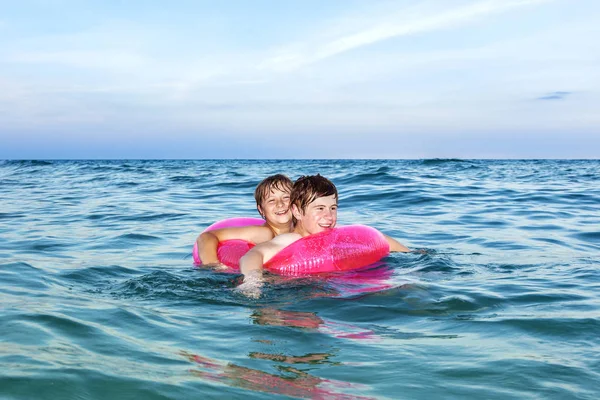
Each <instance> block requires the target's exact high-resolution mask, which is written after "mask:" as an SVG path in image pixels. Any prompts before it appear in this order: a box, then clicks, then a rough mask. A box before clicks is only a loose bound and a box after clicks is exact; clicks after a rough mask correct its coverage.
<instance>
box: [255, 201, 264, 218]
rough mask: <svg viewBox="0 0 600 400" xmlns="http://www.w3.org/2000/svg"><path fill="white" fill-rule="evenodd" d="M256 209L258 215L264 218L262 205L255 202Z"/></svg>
mask: <svg viewBox="0 0 600 400" xmlns="http://www.w3.org/2000/svg"><path fill="white" fill-rule="evenodd" d="M256 209H257V210H258V213H259V214H260V216H261V217H263V218H265V214H264V213H263V210H262V207H261V206H259V205H258V204H257V205H256Z"/></svg>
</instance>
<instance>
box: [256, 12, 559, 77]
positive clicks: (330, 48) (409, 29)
mask: <svg viewBox="0 0 600 400" xmlns="http://www.w3.org/2000/svg"><path fill="white" fill-rule="evenodd" d="M549 1H553V0H512V1H511V0H488V1H484V2H477V3H472V4H469V5H467V6H464V7H460V8H458V9H451V10H441V11H439V10H438V11H437V12H436V13H433V14H432V15H431V14H430V15H427V14H425V15H419V14H414V13H408V18H407V17H406V16H404V17H403V16H402V15H401V14H400V15H397V18H396V21H393V22H391V21H389V16H381V17H380V18H381V19H383V21H377V22H375V23H374V26H373V27H371V28H369V29H362V30H360V31H358V32H355V33H352V34H348V35H345V36H342V37H339V38H336V39H329V40H327V39H323V38H317V39H313V40H311V41H310V43H299V44H293V45H292V46H290V47H291V49H288V50H280V52H279V53H278V54H276V55H274V56H272V57H271V58H269V59H267V60H265V61H264V62H263V63H261V64H260V65H259V69H267V70H276V71H289V70H294V69H296V68H300V67H302V66H304V65H307V64H311V63H314V62H317V61H320V60H323V59H326V58H329V57H333V56H336V55H338V54H341V53H344V52H347V51H351V50H354V49H357V48H359V47H363V46H368V45H371V44H374V43H377V42H381V41H384V40H388V39H391V38H395V37H399V36H406V35H412V34H417V33H423V32H432V31H437V30H443V29H447V28H451V27H455V26H459V25H462V24H467V23H471V22H473V21H478V20H480V19H482V18H485V17H487V16H489V15H492V14H497V13H501V12H505V11H508V10H511V9H514V8H518V7H525V6H532V5H536V4H543V3H547V2H549Z"/></svg>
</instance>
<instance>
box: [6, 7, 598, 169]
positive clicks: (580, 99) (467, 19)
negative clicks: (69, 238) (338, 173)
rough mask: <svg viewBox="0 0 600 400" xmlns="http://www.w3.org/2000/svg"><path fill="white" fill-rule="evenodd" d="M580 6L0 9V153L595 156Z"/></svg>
mask: <svg viewBox="0 0 600 400" xmlns="http://www.w3.org/2000/svg"><path fill="white" fill-rule="evenodd" d="M599 110H600V2H599V1H596V0H477V1H475V0H396V1H377V0H361V1H358V0H327V1H323V0H319V1H316V0H315V1H312V0H287V1H281V0H270V1H267V0H252V1H250V0H229V1H192V0H190V1H177V0H173V1H170V2H164V1H149V0H144V1H141V0H140V1H138V0H128V1H114V0H113V1H110V0H105V1H83V0H81V1H76V0H55V1H43V0H23V1H20V2H12V1H10V2H9V1H2V13H0V159H22V158H26V159H29V158H44V159H55V158H436V157H439V158H446V157H458V158H600V111H599Z"/></svg>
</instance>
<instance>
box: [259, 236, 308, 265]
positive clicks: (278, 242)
mask: <svg viewBox="0 0 600 400" xmlns="http://www.w3.org/2000/svg"><path fill="white" fill-rule="evenodd" d="M301 237H302V236H300V235H299V234H297V233H284V234H283V235H279V236H276V237H275V238H274V239H273V240H269V241H268V242H265V243H263V244H260V245H258V246H256V247H255V249H257V248H258V249H259V250H258V251H260V252H261V253H262V255H263V263H265V262H267V261H269V260H270V259H271V258H272V257H273V256H274V255H275V254H277V253H278V252H279V251H280V250H281V249H283V248H284V247H287V246H289V245H290V244H292V243H294V242H295V241H296V240H298V239H300V238H301Z"/></svg>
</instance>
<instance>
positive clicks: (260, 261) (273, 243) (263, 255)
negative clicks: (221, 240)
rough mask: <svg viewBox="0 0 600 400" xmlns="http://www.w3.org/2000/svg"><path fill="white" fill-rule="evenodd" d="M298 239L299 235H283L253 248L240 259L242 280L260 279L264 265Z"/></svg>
mask: <svg viewBox="0 0 600 400" xmlns="http://www.w3.org/2000/svg"><path fill="white" fill-rule="evenodd" d="M300 237H301V236H300V235H298V234H295V233H285V234H283V235H279V236H277V237H275V238H273V239H272V240H269V241H268V242H264V243H261V244H259V245H256V246H254V247H253V248H252V249H251V250H250V251H249V252H247V253H246V254H245V255H244V256H243V257H242V258H241V259H240V272H241V273H242V274H243V275H244V280H246V279H247V278H249V277H250V278H259V279H260V278H262V268H263V265H264V263H266V262H267V261H269V260H270V259H271V258H273V256H274V255H275V254H277V252H279V250H281V249H283V248H284V247H286V246H289V245H290V244H292V243H294V242H295V241H296V240H298V239H300Z"/></svg>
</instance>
